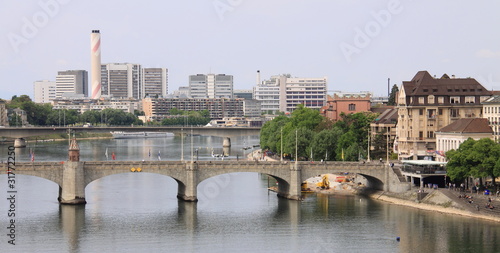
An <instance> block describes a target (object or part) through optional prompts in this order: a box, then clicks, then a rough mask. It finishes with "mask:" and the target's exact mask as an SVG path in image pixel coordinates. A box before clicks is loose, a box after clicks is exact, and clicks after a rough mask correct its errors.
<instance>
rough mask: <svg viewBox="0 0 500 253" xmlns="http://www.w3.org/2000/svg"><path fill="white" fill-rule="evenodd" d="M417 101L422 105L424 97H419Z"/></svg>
mask: <svg viewBox="0 0 500 253" xmlns="http://www.w3.org/2000/svg"><path fill="white" fill-rule="evenodd" d="M418 103H419V104H421V105H423V104H424V97H419V98H418Z"/></svg>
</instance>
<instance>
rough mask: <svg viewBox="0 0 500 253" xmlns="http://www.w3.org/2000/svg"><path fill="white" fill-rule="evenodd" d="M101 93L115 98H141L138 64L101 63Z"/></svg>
mask: <svg viewBox="0 0 500 253" xmlns="http://www.w3.org/2000/svg"><path fill="white" fill-rule="evenodd" d="M101 85H102V95H103V96H110V97H115V98H135V99H142V98H143V95H144V94H143V88H142V70H141V65H140V64H132V63H109V64H102V65H101Z"/></svg>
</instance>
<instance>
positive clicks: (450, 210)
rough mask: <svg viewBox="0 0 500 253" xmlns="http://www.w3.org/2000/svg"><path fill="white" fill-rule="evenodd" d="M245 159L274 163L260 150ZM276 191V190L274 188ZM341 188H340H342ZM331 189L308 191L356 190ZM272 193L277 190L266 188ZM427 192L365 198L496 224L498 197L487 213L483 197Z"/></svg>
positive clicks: (347, 191) (349, 191)
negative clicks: (420, 196)
mask: <svg viewBox="0 0 500 253" xmlns="http://www.w3.org/2000/svg"><path fill="white" fill-rule="evenodd" d="M247 158H248V160H265V161H277V160H276V159H273V158H271V157H267V156H263V155H262V151H261V150H260V149H259V150H254V151H253V152H251V153H250V154H248V157H247ZM275 188H277V187H275ZM342 188H344V187H342ZM342 188H340V189H331V190H319V191H312V192H316V193H321V194H331V195H333V194H342V195H343V194H350V195H354V194H355V193H356V191H354V190H353V189H352V188H349V189H342ZM270 190H274V191H276V190H277V189H270ZM427 190H428V192H427V194H426V196H425V197H424V198H423V199H421V200H419V196H418V192H414V191H408V192H404V193H390V192H375V193H372V194H368V197H370V198H372V199H375V200H379V201H384V202H388V203H391V204H395V205H400V206H407V207H411V208H417V209H420V210H425V211H430V212H440V213H446V214H453V215H460V216H466V217H471V218H479V219H485V220H490V221H494V222H499V223H500V198H498V197H497V198H493V200H492V203H493V206H495V208H497V209H496V210H494V211H493V210H488V209H486V208H485V207H484V204H486V202H487V201H488V200H487V198H488V197H485V196H482V195H480V194H479V195H474V196H473V197H475V199H476V204H473V205H472V204H470V203H468V202H467V201H466V200H465V199H462V198H459V197H458V196H459V195H461V194H462V193H460V192H457V191H451V190H448V189H438V190H431V189H427Z"/></svg>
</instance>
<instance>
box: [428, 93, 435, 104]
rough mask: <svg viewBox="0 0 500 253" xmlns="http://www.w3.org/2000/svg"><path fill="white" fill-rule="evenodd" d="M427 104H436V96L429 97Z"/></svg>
mask: <svg viewBox="0 0 500 253" xmlns="http://www.w3.org/2000/svg"><path fill="white" fill-rule="evenodd" d="M427 103H429V104H434V103H435V101H434V95H429V96H428V97H427Z"/></svg>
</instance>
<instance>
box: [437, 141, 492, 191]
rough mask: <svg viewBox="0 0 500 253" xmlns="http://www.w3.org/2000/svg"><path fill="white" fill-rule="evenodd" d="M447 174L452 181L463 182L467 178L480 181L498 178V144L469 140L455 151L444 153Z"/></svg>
mask: <svg viewBox="0 0 500 253" xmlns="http://www.w3.org/2000/svg"><path fill="white" fill-rule="evenodd" d="M446 157H447V158H448V163H447V165H446V169H447V174H448V176H449V177H450V179H452V180H464V179H465V178H467V177H468V176H472V177H475V178H479V179H480V183H481V184H482V178H483V177H491V178H492V182H493V184H495V178H496V177H499V176H500V144H498V143H495V142H494V141H492V140H491V139H489V138H483V139H480V140H478V141H475V140H474V139H472V138H469V139H468V140H466V141H465V142H464V143H462V144H461V145H460V146H459V148H458V149H457V150H450V151H448V152H446Z"/></svg>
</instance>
